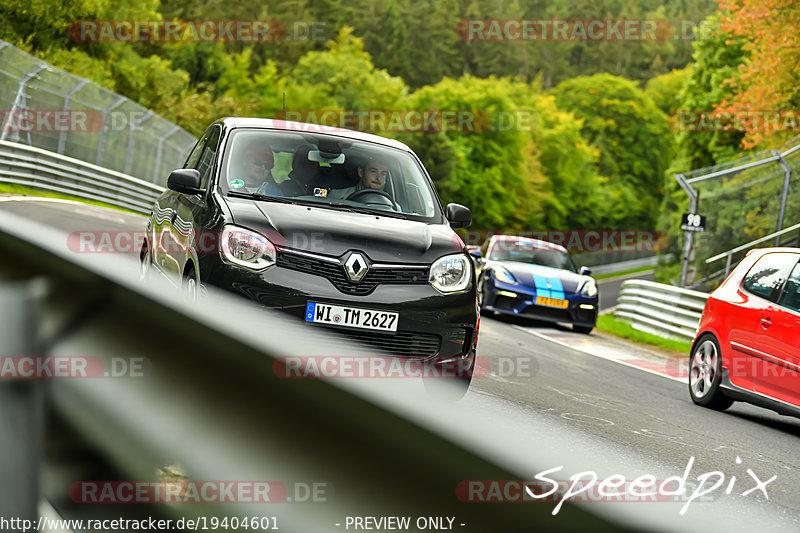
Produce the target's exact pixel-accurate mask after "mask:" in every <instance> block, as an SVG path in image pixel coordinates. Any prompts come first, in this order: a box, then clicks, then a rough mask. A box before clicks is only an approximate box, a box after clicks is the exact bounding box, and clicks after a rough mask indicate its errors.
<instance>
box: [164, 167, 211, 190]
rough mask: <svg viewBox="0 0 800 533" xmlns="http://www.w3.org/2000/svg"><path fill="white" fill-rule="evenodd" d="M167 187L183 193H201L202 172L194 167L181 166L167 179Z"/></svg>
mask: <svg viewBox="0 0 800 533" xmlns="http://www.w3.org/2000/svg"><path fill="white" fill-rule="evenodd" d="M167 187H168V188H169V189H170V190H171V191H175V192H179V193H182V194H200V193H202V192H204V191H203V189H201V188H200V172H198V171H197V169H194V168H179V169H178V170H173V171H172V172H170V174H169V178H168V179H167Z"/></svg>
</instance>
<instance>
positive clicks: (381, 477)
mask: <svg viewBox="0 0 800 533" xmlns="http://www.w3.org/2000/svg"><path fill="white" fill-rule="evenodd" d="M64 238H65V236H64V234H63V233H62V232H59V231H56V230H54V229H52V228H48V227H46V226H43V225H41V224H38V223H36V222H34V221H30V220H27V219H24V218H21V217H19V216H16V215H12V214H10V213H5V212H2V211H0V256H2V257H4V258H13V260H9V261H2V262H0V284H2V283H3V282H6V284H7V285H13V286H16V287H18V288H17V289H15V290H17V291H20V290H23V288H24V286H25V285H28V286H30V285H31V283H30V282H31V280H38V281H36V283H35V285H36V288H37V290H36V291H35V293H36V294H31V297H32V298H35V302H34V305H33V306H32V307H31V308H30V309H31V312H34V313H35V315H34V322H35V324H36V325H37V329H38V333H37V339H35V340H34V339H27V340H26V338H25V336H26V334H28V335H29V334H30V332H29V331H27V330H26V329H25V328H17V329H14V331H10V332H9V334H8V335H6V336H4V338H2V339H0V354H1V353H2V350H3V349H4V348H5V349H9V350H10V349H12V348H13V349H15V350H18V349H21V348H24V347H25V346H37V347H38V349H41V350H42V352H41V355H44V356H62V357H76V356H83V357H85V356H91V357H97V358H100V359H102V361H103V363H104V365H105V366H104V367H105V368H109V363H110V362H111V361H112V360H113V359H114V358H119V357H131V356H140V357H141V356H143V357H146V358H147V359H148V360H149V362H150V368H151V371H150V372H149V373H148V374H147V375H145V376H143V377H139V378H134V377H129V378H119V379H116V378H98V379H51V380H46V381H45V382H44V383H41V385H42V386H43V387H44V388H45V391H44V392H45V394H44V398H46V400H47V402H46V409H47V413H48V415H47V417H46V418H47V419H49V420H50V421H51V423H50V424H48V425H47V428H46V429H45V430H44V431H45V434H44V435H43V436H42V439H43V442H45V443H46V444H47V446H48V447H50V448H52V447H54V446H55V447H56V448H57V450H56V452H57V453H56V456H57V457H58V458H61V460H62V461H63V460H66V461H67V462H68V464H69V466H70V468H66V469H56V471H55V472H51V473H49V474H48V476H49V479H48V480H47V482H46V483H43V485H42V486H43V487H44V488H45V489H44V490H46V491H50V492H49V493H48V494H46V496H47V499H48V501H50V502H52V504H53V506H54V507H55V508H56V509H57V510H58V511H59V513H60V514H61V516H63V517H65V518H74V515H73V514H72V513H78V514H79V515H82V516H83V517H87V513H88V515H89V516H88V517H91V518H96V517H97V514H98V513H104V514H108V515H110V516H111V517H117V516H126V515H127V514H128V513H129V512H132V511H131V507H132V506H130V505H125V504H122V505H118V504H103V505H86V504H83V505H75V504H74V503H73V502H72V501H71V499H70V498H69V497H68V496H67V494H68V488H69V487H70V486H71V485H72V484H73V483H75V482H78V481H80V480H81V479H83V480H96V479H129V480H153V479H154V476H155V472H156V471H157V469H158V468H159V466H162V465H165V464H178V465H180V467H181V469H182V470H183V471H184V472H185V473H186V476H187V477H188V479H194V480H279V481H280V482H283V483H285V484H287V485H289V484H291V482H292V481H311V480H316V481H324V482H326V483H327V490H326V493H325V494H326V499H325V501H321V502H320V501H309V502H308V503H297V502H291V503H290V502H289V501H288V500H287V501H284V502H282V503H266V504H259V503H248V504H247V505H244V506H243V505H241V504H235V503H217V504H214V505H204V504H191V503H171V504H169V505H158V504H155V505H151V506H149V507H147V508H145V507H142V506H141V505H139V506H137V509H138V510H139V511H140V512H145V513H150V515H151V516H158V517H165V518H172V519H176V518H178V517H181V516H182V517H189V518H191V517H200V516H206V517H208V516H218V517H224V516H229V517H230V516H238V517H241V516H256V517H257V516H277V517H278V520H279V524H280V529H281V530H283V531H318V532H321V531H337V530H340V529H341V528H340V527H336V525H337V524H338V523H340V522H342V521H343V519H344V518H345V517H346V516H395V515H399V516H403V515H408V516H432V517H433V516H444V515H446V516H453V517H457V518H458V520H459V522H463V523H465V524H468V526H469V527H467V528H465V529H464V530H465V531H524V530H526V529H529V528H530V524H532V523H534V524H535V523H540V522H545V521H547V520H550V521H552V520H553V519H554V518H553V517H552V516H551V512H552V506H551V505H522V504H521V505H489V504H487V505H481V504H475V503H466V502H461V501H459V500H458V499H457V498H455V496H454V491H455V487H456V485H457V484H458V483H459V482H460V481H462V480H466V479H530V476H531V473H533V472H537V471H541V470H542V469H543V467H552V466H553V465H563V466H564V468H567V469H568V470H570V471H575V472H578V471H584V470H588V469H594V470H598V468H597V465H596V464H592V462H591V457H589V455H591V454H586V455H581V454H576V453H575V452H576V450H575V449H574V448H573V449H569V450H568V449H567V448H566V447H564V446H563V445H556V444H555V443H553V442H552V441H553V439H555V437H556V436H555V435H552V436H548V435H546V434H545V435H539V436H537V440H536V445H535V450H536V453H531V442H530V439H529V436H527V435H521V434H519V433H518V431H517V429H516V426H515V423H516V422H518V421H515V420H514V419H513V418H512V417H511V415H503V414H502V413H496V414H495V415H493V416H492V417H491V419H488V418H485V417H476V415H475V412H474V410H473V409H470V408H466V407H464V406H461V405H459V404H451V403H447V402H444V403H443V402H442V401H441V400H436V399H433V398H431V397H428V396H427V395H425V394H424V393H423V394H421V392H422V390H421V384H420V383H418V382H415V381H414V380H397V381H396V380H361V381H351V380H332V381H321V380H316V379H280V378H279V377H278V374H277V373H276V372H275V371H274V366H273V365H274V363H275V362H276V359H277V358H278V357H280V356H315V355H326V356H334V357H336V356H345V355H352V354H353V353H354V351H356V352H357V353H359V354H365V353H368V352H367V351H366V350H365V349H364V348H363V347H361V346H359V345H356V344H351V343H346V342H344V341H342V340H339V337H334V336H332V335H330V334H328V333H327V332H325V331H321V330H320V329H318V328H309V327H308V326H306V325H304V324H303V323H301V322H299V321H293V320H290V319H289V318H287V317H285V316H284V315H281V314H278V313H276V312H273V311H270V310H267V309H264V308H263V307H260V306H257V305H255V304H252V303H250V302H247V301H246V300H244V299H242V298H237V297H234V296H231V295H228V294H225V293H221V292H220V291H214V290H212V289H213V288H212V289H210V290H209V292H208V295H207V299H204V300H202V301H201V302H199V303H198V304H196V305H192V304H189V303H188V302H185V301H183V300H182V299H180V298H179V297H178V296H177V294H176V291H175V289H174V288H173V287H171V286H170V284H169V283H167V282H166V281H164V280H153V284H152V285H150V284H147V285H143V284H141V283H139V282H138V281H137V280H136V272H137V266H136V265H137V263H136V261H135V260H131V259H130V258H128V257H120V256H116V255H113V254H104V255H102V256H98V255H88V254H84V255H82V254H75V253H71V252H69V251H68V250H66V249H65V248H64V246H63V239H64ZM9 281H13V282H14V283H7V282H9ZM0 297H4V293H3V292H2V291H0ZM19 302H20V299H19V298H17V299H14V300H11V301H8V302H6V308H7V307H8V306H12V307H14V308H16V307H18V306H19V305H20V303H19ZM1 304H2V302H0V309H3V306H2V305H1ZM3 331H5V330H3ZM15 355H29V354H25V353H23V354H20V353H19V352H15ZM18 384H19V383H17V382H15V381H14V380H11V381H9V380H0V389H6V388H13V387H15V386H16V385H18ZM39 400H40V401H41V396H40V397H39ZM33 409H34V410H38V409H39V408H37V407H35V406H34V407H33ZM0 411H2V410H1V409H0ZM504 416H508V418H507V419H504ZM55 421H57V423H53V422H55ZM6 422H7V420H6V419H2V418H0V425H2V424H5V423H6ZM34 425H37V424H35V423H34ZM0 433H2V434H3V435H5V437H4V438H6V439H24V438H25V434H24V433H19V434H16V433H9V432H7V431H1V432H0ZM498 443H502V445H499V444H498ZM23 445H25V443H22V444H20V443H17V446H16V447H13V448H12V449H21V447H22V446H23ZM27 446H28V448H27V449H29V450H31V451H32V452H35V451H38V447H36V446H31V443H30V442H28V443H27ZM70 454H71V455H70ZM94 454H96V456H97V457H102V460H99V459H98V460H96V461H87V458H92V457H94V456H95V455H94ZM50 460H53V458H52V457H50ZM26 464H27V465H28V466H29V465H30V463H29V462H28V463H26ZM80 465H84V466H83V469H82V468H81V467H80ZM101 466H102V470H100V471H98V468H100V467H101ZM614 468H616V467H614ZM600 470H601V472H600V475H601V476H602V475H610V472H604V471H602V470H603V469H602V468H601V469H600ZM17 471H18V472H24V471H25V469H24V468H19V469H17ZM101 476H105V477H101ZM7 486H14V487H19V486H20V483H19V480H16V481H15V482H12V483H9V484H8V485H7ZM291 496H292V497H293V496H294V495H293V494H291ZM680 506H681V502H679V501H675V502H657V503H653V504H646V503H642V504H637V505H622V506H620V505H616V504H614V503H607V504H604V503H591V504H587V505H585V506H583V505H580V504H578V505H570V506H569V507H570V510H569V512H566V513H563V514H562V515H560V516H558V522H557V523H558V528H559V530H562V531H586V530H587V529H591V530H592V531H600V532H604V531H609V532H610V531H635V530H643V529H648V530H656V529H661V530H665V531H679V530H680V528H679V527H678V526H677V525H676V524H675V520H674V517H675V516H677V512H678V509H679V508H680ZM590 511H591V513H598V514H590ZM92 515H94V516H92ZM700 522H702V520H700ZM696 523H697V522H695V524H696ZM708 525H709V526H710V522H709V524H708Z"/></svg>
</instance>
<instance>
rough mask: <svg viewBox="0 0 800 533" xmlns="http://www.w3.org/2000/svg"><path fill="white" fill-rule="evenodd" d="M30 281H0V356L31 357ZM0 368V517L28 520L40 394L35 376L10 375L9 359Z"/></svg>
mask: <svg viewBox="0 0 800 533" xmlns="http://www.w3.org/2000/svg"><path fill="white" fill-rule="evenodd" d="M34 306H35V293H34V290H33V284H32V283H30V282H28V283H13V284H12V283H0V316H2V317H3V320H2V321H0V359H2V360H4V359H5V357H9V356H10V357H20V356H35V355H37V353H36V344H37V342H36V324H37V321H36V320H35V317H34ZM8 361H9V363H10V364H9V365H8V366H7V365H5V364H4V365H2V366H0V368H2V369H3V371H0V450H2V451H1V452H0V487H3V488H4V489H5V490H3V491H2V492H3V496H2V498H0V517H3V518H6V519H8V518H12V517H13V518H20V519H24V520H32V521H33V523H34V524H35V523H36V520H37V517H38V516H39V511H38V506H39V496H40V485H39V457H40V452H41V446H42V440H41V429H42V396H41V389H40V387H39V385H40V383H39V382H38V380H36V379H25V378H20V377H14V376H15V374H16V372H15V371H14V369H21V368H22V366H21V365H19V366H18V365H16V364H15V362H16V361H19V359H16V360H15V359H9V360H8Z"/></svg>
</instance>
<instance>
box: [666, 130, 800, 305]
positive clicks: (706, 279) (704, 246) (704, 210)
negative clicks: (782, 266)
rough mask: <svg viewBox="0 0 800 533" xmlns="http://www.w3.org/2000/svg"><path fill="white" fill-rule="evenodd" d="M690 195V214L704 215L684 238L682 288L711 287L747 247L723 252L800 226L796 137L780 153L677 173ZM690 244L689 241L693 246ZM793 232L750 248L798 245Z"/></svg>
mask: <svg viewBox="0 0 800 533" xmlns="http://www.w3.org/2000/svg"><path fill="white" fill-rule="evenodd" d="M676 178H678V180H679V182H682V186H683V187H684V190H686V189H687V186H688V187H689V189H690V190H687V191H686V192H687V193H688V194H689V196H690V200H691V196H692V193H694V194H696V200H695V202H696V208H695V210H694V211H692V207H691V202H690V208H689V211H690V212H694V213H697V214H700V215H705V216H706V225H705V231H703V232H694V233H693V234H692V235H689V233H688V232H686V233H685V234H684V244H686V243H687V242H689V243H690V244H692V245H691V246H684V251H683V261H684V263H685V268H684V271H683V273H682V278H683V279H682V280H681V281H682V283H681V284H682V286H686V287H690V288H695V289H699V290H706V291H708V290H712V289H714V288H715V287H716V286H717V285H718V284H719V283H720V282H721V281H722V279H723V278H724V276H725V275H726V274H727V272H728V270H729V269H730V266H731V265H736V263H738V261H740V260H741V259H742V258H743V257H744V255H745V254H746V253H747V250H748V249H750V248H745V249H743V250H741V251H738V252H735V253H732V254H730V261H728V257H727V256H725V257H722V258H719V259H715V260H713V261H712V262H707V260H708V259H710V258H713V257H715V256H718V255H720V254H725V253H726V252H729V251H731V250H733V249H734V248H737V247H739V246H742V245H746V244H748V243H750V242H752V241H754V240H757V239H759V238H761V237H764V236H767V235H770V234H772V233H774V232H778V231H780V230H782V229H783V228H787V227H790V226H793V225H795V224H797V223H798V222H800V187H798V179H800V137H796V138H794V139H792V140H791V141H789V142H787V143H786V145H784V147H783V148H781V149H780V150H771V151H764V152H759V153H755V154H751V155H749V156H747V157H744V158H741V159H738V160H736V161H732V162H729V163H725V164H722V165H717V166H713V167H707V168H702V169H697V170H693V171H691V172H687V173H684V174H679V175H676ZM691 241H693V243H692V242H691ZM797 243H798V234H797V232H796V231H793V232H789V233H783V234H782V235H779V236H776V237H775V238H774V239H771V240H770V241H769V242H763V243H759V244H757V245H753V246H752V248H756V247H765V246H777V245H788V246H796V245H797Z"/></svg>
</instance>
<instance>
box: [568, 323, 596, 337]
mask: <svg viewBox="0 0 800 533" xmlns="http://www.w3.org/2000/svg"><path fill="white" fill-rule="evenodd" d="M593 329H594V326H576V325H575V324H573V325H572V331H575V332H578V333H583V334H584V335H588V334H589V333H591V332H592V330H593Z"/></svg>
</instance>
